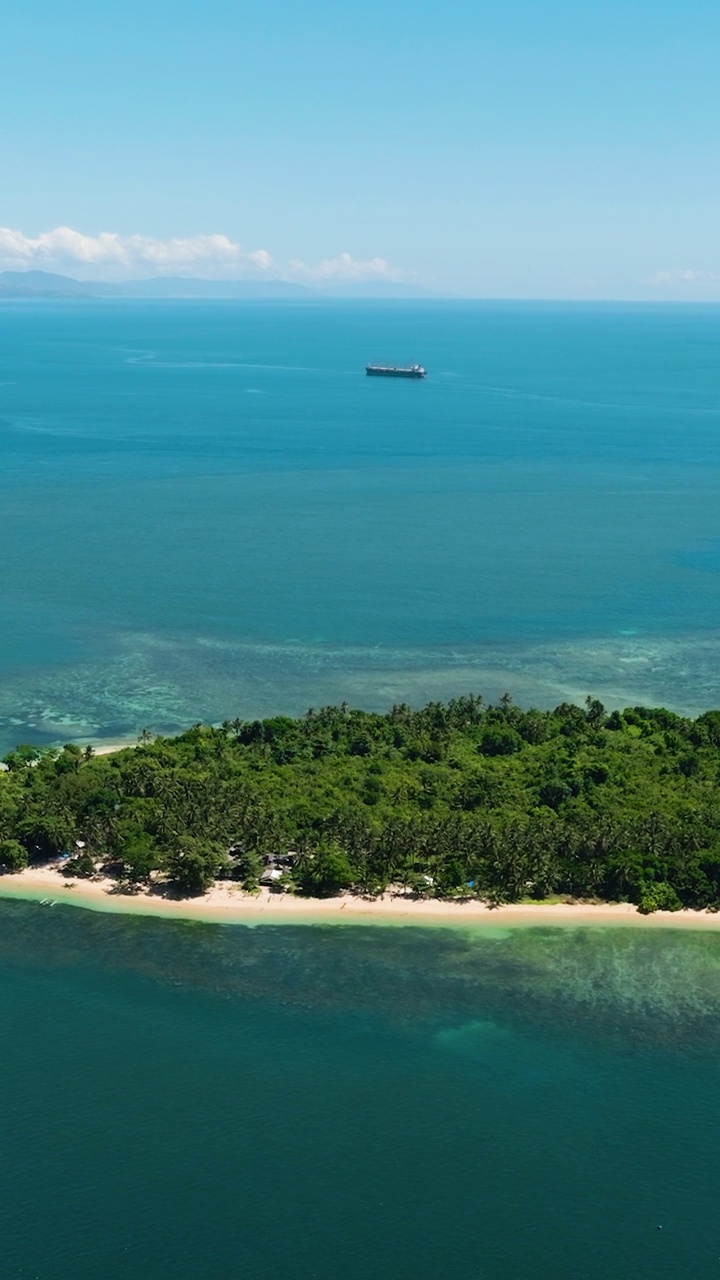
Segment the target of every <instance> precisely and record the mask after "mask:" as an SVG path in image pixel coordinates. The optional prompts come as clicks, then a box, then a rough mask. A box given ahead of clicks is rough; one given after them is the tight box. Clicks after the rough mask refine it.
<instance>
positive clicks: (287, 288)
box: [0, 271, 437, 300]
mask: <svg viewBox="0 0 720 1280" xmlns="http://www.w3.org/2000/svg"><path fill="white" fill-rule="evenodd" d="M433 296H437V295H433V294H431V293H428V292H426V291H425V290H423V289H418V288H416V287H414V286H413V285H407V284H394V283H392V282H391V281H385V280H378V281H372V282H370V281H363V282H362V283H358V284H352V283H348V284H341V283H332V284H327V285H325V286H323V287H322V288H313V287H311V286H310V285H304V284H291V283H290V282H289V281H286V280H200V279H195V278H194V277H185V276H155V277H154V278H153V279H151V280H125V281H123V282H122V283H119V284H116V283H111V282H109V281H107V280H74V279H73V277H72V276H60V275H56V274H54V273H53V272H52V271H0V299H2V298H238V299H242V298H268V299H272V298H280V299H282V298H285V299H292V298H295V299H297V300H300V299H303V298H307V299H312V298H430V297H433Z"/></svg>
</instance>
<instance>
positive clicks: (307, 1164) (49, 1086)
mask: <svg viewBox="0 0 720 1280" xmlns="http://www.w3.org/2000/svg"><path fill="white" fill-rule="evenodd" d="M719 1014H720V936H719V935H717V934H715V933H708V932H701V931H698V932H697V933H692V932H689V931H682V932H681V931H677V932H673V931H667V932H664V931H657V932H656V931H649V932H643V931H642V930H627V929H626V930H600V929H597V930H595V929H584V930H583V929H580V930H577V931H575V930H567V929H565V930H552V929H544V928H532V929H524V930H501V929H497V930H488V931H485V932H483V931H480V932H477V933H476V934H474V935H473V934H472V933H469V932H462V931H459V930H458V931H454V930H443V929H434V930H428V929H426V930H423V929H415V928H375V927H373V928H352V927H347V926H345V927H318V926H312V927H298V928H296V927H290V926H283V927H278V928H273V927H268V926H262V927H260V928H255V929H248V928H244V927H240V926H215V925H199V924H192V925H191V924H187V923H186V924H181V923H173V922H169V921H155V920H150V919H142V918H134V919H133V918H132V917H120V916H103V915H98V914H96V913H93V912H79V911H77V910H74V909H73V908H67V907H62V906H58V907H57V908H55V909H52V910H51V909H48V908H47V907H42V906H39V905H36V904H31V903H21V902H8V901H4V902H0V1020H1V1021H2V1026H3V1028H4V1036H5V1039H4V1053H3V1055H2V1069H1V1078H2V1098H3V1109H2V1116H3V1118H2V1143H0V1170H1V1171H2V1185H3V1196H2V1204H1V1205H0V1216H1V1218H2V1241H3V1245H2V1254H3V1261H2V1275H3V1277H7V1280H20V1278H22V1280H25V1278H26V1277H33V1278H37V1280H68V1278H69V1277H72V1280H95V1277H97V1276H100V1275H102V1276H107V1277H108V1280H125V1278H126V1277H128V1278H129V1277H143V1278H144V1277H148V1278H150V1277H152V1280H196V1277H198V1276H203V1277H207V1278H208V1280H227V1278H228V1277H236V1276H237V1277H239V1276H243V1277H248V1280H265V1278H267V1280H277V1277H279V1276H283V1277H292V1278H293V1280H336V1278H337V1277H338V1276H343V1277H347V1280H356V1278H357V1280H360V1277H367V1276H376V1277H383V1278H384V1277H392V1278H393V1280H418V1278H424V1277H427V1278H428V1280H431V1278H432V1280H435V1277H437V1276H447V1277H451V1278H452V1280H475V1278H476V1277H482V1278H483V1280H507V1278H508V1277H513V1278H517V1280H522V1278H525V1277H527V1278H528V1280H530V1278H538V1280H584V1278H588V1280H595V1278H597V1280H606V1278H607V1277H622V1278H623V1280H625V1278H626V1277H629V1276H632V1277H634V1278H637V1280H645V1278H647V1280H650V1278H651V1277H652V1278H653V1280H657V1278H660V1277H667V1278H668V1280H670V1278H672V1280H678V1278H679V1277H695V1276H709V1275H715V1274H716V1273H717V1272H718V1269H719V1268H720V1227H719V1226H718V1217H717V1202H718V1195H719V1194H720V1173H719V1167H718V1157H717V1152H718V1147H719V1144H720V1056H719V1054H718V1049H719V1048H720V1019H719V1017H718V1015H719ZM659 1226H660V1227H662V1230H658V1227H659Z"/></svg>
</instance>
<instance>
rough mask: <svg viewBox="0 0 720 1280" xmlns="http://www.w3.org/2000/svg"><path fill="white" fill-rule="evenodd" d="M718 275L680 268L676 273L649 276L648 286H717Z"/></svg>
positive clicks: (667, 272) (658, 272)
mask: <svg viewBox="0 0 720 1280" xmlns="http://www.w3.org/2000/svg"><path fill="white" fill-rule="evenodd" d="M719 280H720V275H718V273H717V272H716V271H696V270H694V269H693V268H691V267H682V268H681V269H680V270H678V271H656V272H655V274H654V275H652V276H650V279H649V280H648V284H655V285H667V284H670V285H703V284H717V283H718V281H719Z"/></svg>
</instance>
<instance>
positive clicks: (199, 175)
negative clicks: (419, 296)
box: [0, 0, 720, 300]
mask: <svg viewBox="0 0 720 1280" xmlns="http://www.w3.org/2000/svg"><path fill="white" fill-rule="evenodd" d="M0 30H1V31H2V47H3V51H2V73H1V75H0V113H1V115H0V119H2V122H3V126H2V128H1V129H0V270H1V269H21V270H22V269H29V268H34V269H37V268H40V269H44V270H53V271H61V272H65V273H67V274H69V275H75V276H78V277H81V278H86V279H87V278H98V279H108V280H110V279H115V280H118V279H123V278H137V277H142V276H149V275H156V274H173V275H178V274H180V275H196V276H203V277H206V278H235V277H244V276H251V277H254V278H260V279H266V278H281V279H288V280H296V281H299V282H303V283H311V284H312V283H320V284H322V283H331V284H338V283H342V282H343V281H346V282H350V283H352V282H360V281H366V282H372V281H383V282H386V281H397V282H399V283H402V284H406V285H414V286H416V287H417V286H419V287H423V288H427V289H430V290H434V291H438V292H440V293H451V294H458V295H463V296H471V297H487V298H503V297H505V298H568V299H569V298H588V299H592V298H598V299H600V298H621V299H625V298H641V299H645V298H650V299H655V298H657V299H658V300H660V299H675V298H678V299H688V300H692V299H707V300H718V299H720V237H719V236H718V230H719V228H720V217H719V215H720V129H719V128H718V122H719V121H720V74H719V73H718V68H719V67H720V59H719V57H718V55H719V53H720V6H718V5H717V0H712V3H711V2H710V0H686V3H685V4H684V5H681V4H680V2H679V0H674V2H673V3H668V0H623V2H622V3H621V2H620V0H603V3H599V0H596V2H595V3H589V2H588V0H502V3H500V0H493V3H487V0H472V2H470V0H446V2H445V3H440V0H431V2H428V0H413V2H412V3H410V0H395V3H394V4H392V5H389V4H387V3H380V2H379V0H363V3H362V4H359V3H355V0H347V2H346V3H338V0H332V2H330V0H303V2H302V3H299V0H263V3H262V4H260V3H259V2H258V0H254V3H252V4H251V3H248V2H247V0H203V3H202V4H201V3H198V0H143V2H142V3H140V2H139V0H123V3H122V4H121V5H104V4H98V2H97V0H25V2H24V3H23V4H22V5H21V4H19V3H18V2H17V0H0Z"/></svg>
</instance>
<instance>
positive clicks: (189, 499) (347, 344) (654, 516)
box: [0, 302, 720, 746]
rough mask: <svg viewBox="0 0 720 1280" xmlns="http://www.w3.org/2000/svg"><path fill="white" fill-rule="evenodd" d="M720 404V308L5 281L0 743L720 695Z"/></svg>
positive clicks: (706, 699) (683, 704) (693, 701)
mask: <svg viewBox="0 0 720 1280" xmlns="http://www.w3.org/2000/svg"><path fill="white" fill-rule="evenodd" d="M375 357H385V358H390V359H400V360H401V359H404V358H413V359H414V358H417V359H419V360H422V361H423V362H424V363H425V364H426V365H427V367H428V369H429V370H430V376H429V377H428V379H427V380H426V381H425V382H422V383H412V382H410V383H408V382H402V381H400V382H394V381H385V380H378V379H367V378H365V377H364V374H363V365H364V362H365V361H366V359H368V358H375ZM719 432H720V309H718V308H715V307H690V306H684V307H683V306H677V307H670V306H668V307H661V306H658V307H642V306H634V307H633V306H624V307H620V306H618V307H614V306H595V307H592V306H581V305H576V306H560V305H557V306H555V305H552V306H551V305H527V306H523V305H520V304H517V305H514V304H513V305H510V304H505V305H500V304H498V305H491V304H487V305H481V304H450V303H412V304H378V303H367V304H363V303H352V304H348V303H339V302H338V303H321V304H302V305H300V304H285V303H273V304H250V303H248V304H236V303H215V302H213V303H202V302H193V303H181V302H173V303H172V304H166V303H161V302H156V303H143V304H139V303H135V302H133V303H130V302H128V303H121V302H114V303H102V302H78V303H71V302H62V303H59V302H57V303H53V302H33V303H27V304H26V303H23V302H5V303H2V304H0V445H1V447H2V459H3V466H2V478H1V480H0V545H2V547H3V557H2V569H1V570H0V574H1V578H0V581H1V582H2V591H1V592H0V635H2V640H3V643H2V649H1V652H0V736H1V737H2V742H1V743H0V746H8V745H10V744H12V743H13V742H15V741H17V740H18V739H21V740H22V739H27V738H28V737H29V738H32V739H34V740H36V741H48V740H54V739H57V738H60V739H61V740H65V739H67V738H71V737H79V738H83V737H86V738H87V737H110V738H112V737H114V736H117V735H122V734H130V735H134V734H135V733H136V732H137V731H138V729H140V728H142V727H144V726H145V725H148V726H150V727H153V728H158V729H173V728H176V727H178V726H182V725H185V724H187V723H188V722H192V721H194V720H196V719H201V718H208V719H222V718H224V717H233V716H235V715H241V716H252V715H256V714H261V713H263V714H265V713H270V712H274V711H277V710H280V709H283V710H287V711H290V712H299V711H303V710H305V709H306V707H307V706H308V705H310V704H315V705H316V704H318V703H322V702H327V701H330V700H335V699H343V698H346V699H347V700H348V701H350V702H354V703H356V704H362V705H365V706H370V707H386V706H387V705H388V704H390V703H392V702H393V701H395V700H400V699H403V698H405V699H408V700H412V701H414V702H418V701H421V700H422V699H424V698H427V697H430V696H443V697H444V696H450V695H452V694H455V693H458V692H465V691H467V690H468V689H470V688H474V689H476V690H479V691H481V692H483V693H485V695H486V696H487V697H489V698H495V697H497V696H498V694H499V693H501V692H502V691H503V690H504V689H506V688H509V689H510V690H511V692H512V693H513V694H514V695H515V697H516V698H517V700H518V701H522V702H529V701H533V700H534V701H537V702H540V703H544V704H550V703H553V702H556V701H559V700H560V699H561V698H562V697H565V696H573V697H578V698H583V697H584V696H585V695H586V694H587V693H589V692H591V693H593V694H595V695H597V696H600V697H603V698H604V699H605V700H606V702H607V703H608V704H609V705H617V704H622V703H626V702H636V701H639V700H643V701H646V702H647V701H652V702H657V701H662V702H665V703H668V704H670V705H672V706H675V707H679V708H682V709H687V710H691V711H692V710H699V709H702V708H703V707H706V706H708V705H709V704H711V703H717V702H718V701H720V690H718V688H717V675H716V672H717V669H718V657H719V656H720V645H719V643H718V636H719V634H720V595H719V593H718V569H719V568H720V517H718V509H719V508H718V502H717V494H718V486H719V481H720V434H719Z"/></svg>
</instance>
